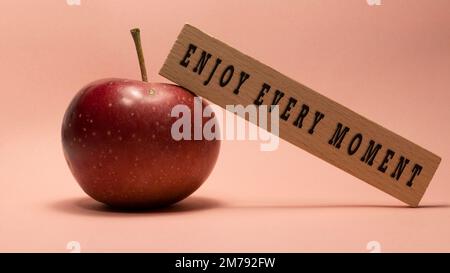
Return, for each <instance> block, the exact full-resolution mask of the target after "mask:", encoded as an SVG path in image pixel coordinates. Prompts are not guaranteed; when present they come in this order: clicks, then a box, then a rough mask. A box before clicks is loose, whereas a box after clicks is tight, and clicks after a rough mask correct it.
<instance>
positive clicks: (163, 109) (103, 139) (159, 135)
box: [62, 46, 220, 208]
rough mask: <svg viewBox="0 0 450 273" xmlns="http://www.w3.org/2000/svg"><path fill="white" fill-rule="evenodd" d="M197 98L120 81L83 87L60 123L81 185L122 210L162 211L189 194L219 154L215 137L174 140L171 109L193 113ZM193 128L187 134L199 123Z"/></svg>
mask: <svg viewBox="0 0 450 273" xmlns="http://www.w3.org/2000/svg"><path fill="white" fill-rule="evenodd" d="M136 47H137V48H138V46H136ZM138 54H139V49H138ZM140 61H141V62H140V63H141V64H142V63H143V59H142V56H140ZM141 70H142V71H145V69H142V66H141ZM144 75H145V73H144V72H143V78H144V80H145V79H146V77H144ZM194 97H195V95H194V94H192V93H191V92H189V91H188V90H186V89H184V88H182V87H180V86H176V85H172V84H165V83H148V82H143V81H135V80H125V79H104V80H99V81H96V82H93V83H91V84H89V85H87V86H86V87H84V88H83V89H81V90H80V91H79V92H78V94H77V95H76V96H75V98H74V99H73V100H72V102H71V103H70V105H69V107H68V109H67V111H66V113H65V116H64V120H63V125H62V143H63V149H64V156H65V158H66V160H67V163H68V165H69V168H70V170H71V171H72V174H73V175H74V177H75V178H76V180H77V181H78V183H79V184H80V186H81V188H82V189H83V190H84V191H85V192H86V193H87V194H88V195H89V196H91V197H92V198H94V199H95V200H97V201H100V202H103V203H105V204H108V205H111V206H115V207H120V208H142V207H145V208H151V207H161V206H166V205H170V204H173V203H175V202H178V201H180V200H182V199H184V198H186V197H187V196H189V195H190V194H191V193H193V192H194V191H195V190H196V189H197V188H199V187H200V185H201V184H202V183H203V182H204V181H205V180H206V178H207V177H208V175H209V174H210V173H211V171H212V169H213V168H214V165H215V162H216V160H217V157H218V154H219V149H220V140H217V139H214V140H206V139H204V138H203V139H202V140H179V141H177V140H174V138H173V137H172V135H171V126H172V124H173V123H174V122H175V120H176V119H177V118H175V117H171V115H170V113H171V111H172V108H173V107H174V106H176V105H179V104H184V105H187V106H188V107H189V109H190V110H191V112H192V113H193V112H194V110H193V109H194ZM206 106H207V103H206V102H205V101H203V107H206ZM213 118H214V117H213ZM209 119H210V118H202V123H203V124H204V123H205V122H207V121H208V120H209ZM193 121H194V118H193V117H192V122H193ZM192 124H193V126H192V127H193V128H192V131H193V130H194V126H203V124H201V125H200V124H197V125H196V124H194V123H192ZM216 129H217V128H216Z"/></svg>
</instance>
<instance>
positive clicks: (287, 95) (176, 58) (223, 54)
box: [159, 25, 441, 207]
mask: <svg viewBox="0 0 450 273" xmlns="http://www.w3.org/2000/svg"><path fill="white" fill-rule="evenodd" d="M194 48H195V49H194ZM278 50H282V49H278ZM218 59H219V61H218ZM231 66H232V68H231ZM202 67H203V69H201V68H202ZM214 68H216V69H214ZM159 73H160V75H162V76H164V77H166V78H167V79H169V80H171V81H173V82H175V83H177V84H179V85H181V86H183V87H185V88H187V89H189V90H191V91H192V92H194V93H195V94H197V95H199V96H201V97H204V98H206V99H208V100H210V101H211V102H213V103H215V104H217V105H219V106H221V107H224V108H225V106H226V105H243V106H246V105H250V104H259V103H262V104H263V105H272V103H273V102H274V98H275V100H276V99H277V98H279V99H280V100H279V101H278V103H277V104H278V105H279V110H280V116H281V115H283V114H284V115H283V118H285V119H281V118H280V137H281V138H283V139H285V140H287V141H288V142H290V143H292V144H294V145H296V146H298V147H300V148H302V149H304V150H306V151H308V152H310V153H312V154H313V155H315V156H317V157H319V158H321V159H323V160H325V161H327V162H329V163H331V164H333V165H334V166H336V167H338V168H340V169H342V170H344V171H346V172H348V173H350V174H352V175H354V176H356V177H358V178H360V179H361V180H363V181H365V182H367V183H368V184H370V185H372V186H374V187H376V188H378V189H380V190H382V191H384V192H386V193H388V194H390V195H392V196H394V197H396V198H397V199H399V200H401V201H403V202H405V203H407V204H409V205H410V206H414V207H415V206H418V204H419V202H420V200H421V198H422V196H423V194H424V193H425V190H426V188H427V187H428V185H429V183H430V181H431V179H432V177H433V175H434V173H435V171H436V169H437V167H438V165H439V163H440V160H441V159H440V158H439V157H438V156H436V155H435V154H433V153H431V152H429V151H427V150H425V149H424V148H422V147H420V146H418V145H416V144H414V143H412V142H411V141H409V140H407V139H405V138H403V137H401V136H399V135H397V134H395V133H393V132H391V131H389V130H387V129H386V128H384V127H382V126H380V125H378V124H376V123H374V122H372V121H370V120H368V119H367V118H364V117H363V116H361V115H359V114H358V113H355V112H353V111H352V110H350V109H348V108H346V107H344V106H342V105H340V104H338V103H336V102H334V101H332V100H330V99H329V98H327V97H325V96H323V95H321V94H319V93H317V92H316V91H314V90H312V89H310V88H308V87H306V86H304V85H302V84H300V83H298V82H296V81H294V80H292V79H290V78H288V77H286V76H284V75H283V74H281V73H280V72H277V71H275V70H274V69H272V68H270V67H269V66H267V65H264V64H262V63H260V62H259V61H257V60H255V59H253V58H251V57H249V56H247V55H245V54H243V53H241V52H239V51H237V50H236V49H233V48H232V47H230V46H228V45H226V44H225V43H223V42H221V41H219V40H217V39H215V38H213V37H211V36H209V35H207V34H205V33H203V32H201V31H200V30H198V29H196V28H195V27H193V26H190V25H185V26H184V27H183V29H182V31H181V33H180V34H179V36H178V39H177V40H176V42H175V44H174V46H173V48H172V50H171V51H170V54H169V56H168V57H167V59H166V61H165V63H164V65H163V67H162V68H161V70H160V72H159ZM211 75H212V76H211ZM246 75H248V78H247V79H245V77H246ZM210 76H211V77H210ZM240 84H241V85H240ZM239 85H240V86H239ZM269 86H270V88H268V87H269ZM236 89H238V91H235V90H236ZM277 90H278V91H277ZM261 91H263V92H261ZM264 91H267V92H264ZM236 93H237V94H236ZM280 94H283V96H281V95H280ZM286 116H287V118H286ZM392 118H395V116H393V117H392ZM300 121H301V122H300ZM339 126H341V127H339ZM346 128H348V130H346ZM311 129H312V130H311ZM339 134H342V141H340V137H339ZM339 144H340V145H339ZM377 148H378V149H377ZM371 155H372V156H373V157H371ZM371 158H373V161H372V164H370V163H371V160H370V159H371ZM290 160H292V159H290ZM318 175H320V174H318ZM349 190H351V189H349Z"/></svg>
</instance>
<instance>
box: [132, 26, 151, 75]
mask: <svg viewBox="0 0 450 273" xmlns="http://www.w3.org/2000/svg"><path fill="white" fill-rule="evenodd" d="M130 32H131V36H133V41H134V45H135V46H136V52H137V55H138V59H139V67H140V68H141V77H142V81H144V82H147V81H148V80H147V69H146V68H145V60H144V53H143V51H142V44H141V31H140V30H139V28H133V29H132V30H130Z"/></svg>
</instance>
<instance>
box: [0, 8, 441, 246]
mask: <svg viewBox="0 0 450 273" xmlns="http://www.w3.org/2000/svg"><path fill="white" fill-rule="evenodd" d="M381 4H382V5H380V6H369V5H368V4H367V2H366V1H365V0H346V1H338V0H304V1H294V0H292V1H288V0H286V1H275V0H273V1H257V0H253V1H242V0H228V1H208V0H204V1H197V0H196V1H194V0H193V1H181V0H180V1H137V0H134V1H131V0H127V1H113V0H95V1H94V0H91V1H89V0H81V5H80V6H69V5H67V3H66V1H65V0H45V1H44V0H40V1H36V0H28V1H23V0H22V1H17V0H14V1H13V0H1V1H0V34H1V38H0V75H1V76H0V77H1V84H2V86H1V91H0V92H1V98H0V109H1V110H0V111H1V112H0V113H1V115H0V124H1V130H0V183H1V189H0V251H61V252H68V250H67V249H66V244H67V242H69V241H73V240H74V241H78V242H80V244H81V251H163V252H166V251H225V252H229V251H256V252H268V251H288V252H290V251H295V252H304V251H319V252H321V251H333V252H335V251H336V252H341V251H355V252H368V251H369V250H368V249H366V245H367V243H368V242H370V241H378V242H379V243H380V245H381V251H383V252H396V251H446V252H447V251H450V234H449V232H450V207H449V206H450V183H449V182H450V181H449V179H450V171H449V163H448V162H449V161H448V160H447V159H448V158H449V156H450V145H449V141H448V140H449V139H450V123H449V118H450V107H449V101H450V89H449V88H450V16H449V11H450V1H447V0H433V1H426V0H421V1H412V0H381ZM185 22H189V23H191V24H192V25H194V26H196V27H199V28H200V29H202V30H204V31H206V32H208V33H210V34H212V35H214V36H216V37H218V38H219V39H221V40H223V41H225V42H227V43H228V44H230V45H232V46H234V47H235V48H237V49H239V50H241V51H243V52H245V53H247V54H249V55H250V56H253V57H255V58H257V59H259V60H261V61H262V62H264V63H266V64H268V65H271V66H272V67H274V68H275V69H277V70H279V71H281V72H283V73H285V74H286V75H288V76H290V77H292V78H294V79H297V80H298V81H300V82H302V83H304V84H306V85H308V86H310V87H312V88H313V89H315V90H317V91H319V92H321V93H322V94H324V95H326V96H328V97H330V98H332V99H334V100H336V101H338V102H340V103H342V104H344V105H346V106H348V107H349V108H351V109H353V110H355V111H357V112H359V113H361V114H362V115H365V116H367V117H368V118H370V119H372V120H374V121H376V122H378V123H380V124H382V125H383V126H385V127H387V128H389V129H392V130H394V131H395V132H397V133H399V134H400V135H402V136H404V137H406V138H408V139H410V140H412V141H414V142H416V143H418V144H419V145H421V146H423V147H425V148H427V149H429V150H430V151H432V152H434V153H436V154H438V155H439V156H441V157H442V162H441V165H440V167H439V169H438V171H437V173H436V175H435V177H434V179H433V181H432V182H431V185H430V187H429V189H428V191H427V192H426V194H425V197H424V199H423V200H422V203H421V204H422V205H423V207H422V208H419V209H411V208H408V207H406V206H404V205H403V204H402V203H401V202H399V201H397V200H395V199H394V198H392V197H390V196H388V195H386V194H384V193H382V192H381V191H379V190H377V189H375V188H372V187H370V186H369V185H367V184H366V183H364V182H361V181H359V180H358V179H356V178H354V177H352V176H351V175H349V174H346V173H344V172H343V171H341V170H339V169H337V168H335V167H333V166H331V165H329V164H327V163H324V162H323V161H321V160H320V159H317V158H316V157H314V156H312V155H310V154H308V153H306V152H304V151H302V150H300V149H298V148H296V147H294V146H292V145H290V144H288V143H286V142H284V141H282V142H281V143H280V147H279V149H278V150H277V151H275V152H265V153H263V152H260V151H259V143H258V142H256V141H246V142H244V141H225V142H223V145H222V151H221V154H220V157H219V161H218V163H217V165H216V168H215V170H214V171H213V173H212V175H211V176H210V178H209V179H208V181H207V182H206V183H205V184H204V185H203V186H202V187H201V188H200V189H199V190H198V191H197V192H196V193H194V195H193V196H191V197H190V198H188V199H186V200H185V201H183V202H182V203H180V204H178V205H176V206H174V207H173V208H171V209H168V210H163V211H157V212H145V213H119V212H113V211H108V210H106V209H105V208H104V207H103V206H101V205H99V204H98V203H96V202H94V201H92V200H90V199H89V198H88V197H87V196H86V195H85V194H84V193H83V192H82V190H81V189H80V187H79V186H78V185H77V183H76V182H75V180H74V179H73V177H72V175H71V174H70V172H69V169H68V168H67V166H66V163H65V161H64V159H63V155H62V149H61V142H60V124H61V120H62V115H63V113H64V110H65V108H66V107H67V105H68V103H69V101H70V100H71V99H72V97H73V96H74V95H75V93H76V92H77V90H79V89H80V88H81V87H82V86H84V85H85V84H86V83H88V82H90V81H93V80H96V79H99V78H104V77H123V78H132V79H138V78H139V76H140V74H139V68H138V64H137V60H136V56H135V51H134V46H133V43H132V40H131V37H130V34H129V29H130V28H132V27H135V26H139V27H140V28H141V30H142V35H143V36H142V40H143V47H144V51H145V54H146V59H147V65H148V70H149V76H150V79H151V80H154V81H166V80H165V79H163V78H162V77H160V76H159V75H157V72H158V70H159V68H160V67H161V66H162V63H163V61H164V59H165V57H166V56H167V54H168V52H169V49H170V48H171V46H172V43H173V42H174V41H175V39H176V36H177V34H178V32H179V31H180V29H181V27H182V26H183V24H184V23H185Z"/></svg>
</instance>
